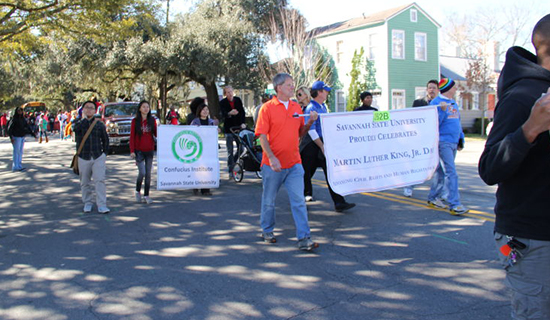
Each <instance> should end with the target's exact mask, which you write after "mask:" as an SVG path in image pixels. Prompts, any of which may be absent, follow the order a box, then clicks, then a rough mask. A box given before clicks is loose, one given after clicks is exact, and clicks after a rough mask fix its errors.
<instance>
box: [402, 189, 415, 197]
mask: <svg viewBox="0 0 550 320" xmlns="http://www.w3.org/2000/svg"><path fill="white" fill-rule="evenodd" d="M403 195H404V196H405V197H408V198H410V197H412V195H413V189H412V188H411V187H405V188H403Z"/></svg>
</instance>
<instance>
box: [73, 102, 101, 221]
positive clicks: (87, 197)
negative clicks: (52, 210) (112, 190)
mask: <svg viewBox="0 0 550 320" xmlns="http://www.w3.org/2000/svg"><path fill="white" fill-rule="evenodd" d="M81 110H82V117H81V118H79V119H77V120H76V121H75V122H74V125H73V131H74V133H75V136H76V149H77V150H78V148H79V147H80V144H81V143H82V140H83V138H84V135H85V134H86V132H87V131H88V129H89V128H90V126H92V125H93V126H94V127H93V128H92V130H91V133H90V135H89V136H88V138H87V139H86V141H85V142H84V146H83V148H82V151H81V152H80V154H79V155H78V168H79V171H80V173H79V176H80V188H81V190H82V202H83V203H84V213H90V212H92V208H93V203H92V189H93V187H94V185H95V193H96V204H97V211H98V212H99V213H102V214H107V213H109V212H110V210H109V208H108V207H107V188H106V186H105V159H106V157H107V151H108V150H109V137H108V136H107V129H106V128H105V124H103V122H102V121H98V120H96V119H94V114H95V112H96V105H95V103H94V102H93V101H86V102H84V104H83V105H82V107H81ZM94 121H95V122H94Z"/></svg>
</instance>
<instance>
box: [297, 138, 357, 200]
mask: <svg viewBox="0 0 550 320" xmlns="http://www.w3.org/2000/svg"><path fill="white" fill-rule="evenodd" d="M306 134H307V133H306ZM300 156H301V157H302V166H303V167H304V196H312V195H313V186H312V185H311V178H312V177H313V175H314V174H315V171H316V170H317V167H321V168H322V169H323V172H324V173H325V180H326V181H327V185H328V191H329V192H330V197H331V198H332V202H334V204H335V205H337V204H340V203H344V202H346V200H345V199H344V197H342V196H341V195H339V194H337V193H336V192H334V191H333V190H332V188H331V187H330V185H329V183H328V178H327V162H326V160H325V155H324V154H323V152H321V149H319V147H318V146H317V145H316V144H315V142H311V143H309V144H308V145H307V146H305V147H304V149H303V150H302V152H300Z"/></svg>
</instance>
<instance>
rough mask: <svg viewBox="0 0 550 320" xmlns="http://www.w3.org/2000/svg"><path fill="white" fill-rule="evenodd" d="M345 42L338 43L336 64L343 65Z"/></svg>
mask: <svg viewBox="0 0 550 320" xmlns="http://www.w3.org/2000/svg"><path fill="white" fill-rule="evenodd" d="M343 47H344V41H342V40H340V41H336V63H341V62H342V61H343V57H344V48H343Z"/></svg>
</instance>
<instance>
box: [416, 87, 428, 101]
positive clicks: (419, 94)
mask: <svg viewBox="0 0 550 320" xmlns="http://www.w3.org/2000/svg"><path fill="white" fill-rule="evenodd" d="M425 96H426V87H414V100H416V99H422V98H424V97H425Z"/></svg>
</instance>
